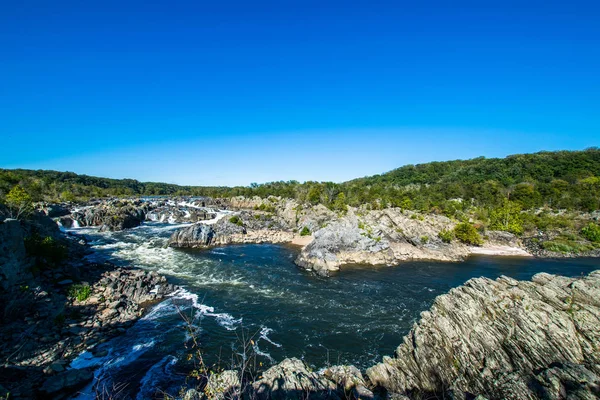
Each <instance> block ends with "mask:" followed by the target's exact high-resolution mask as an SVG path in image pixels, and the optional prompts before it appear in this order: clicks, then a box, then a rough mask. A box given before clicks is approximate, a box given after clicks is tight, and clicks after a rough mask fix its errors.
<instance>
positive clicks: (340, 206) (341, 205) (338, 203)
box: [333, 192, 348, 212]
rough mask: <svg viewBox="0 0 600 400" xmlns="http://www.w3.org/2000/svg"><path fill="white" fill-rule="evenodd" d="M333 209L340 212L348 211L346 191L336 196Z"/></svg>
mask: <svg viewBox="0 0 600 400" xmlns="http://www.w3.org/2000/svg"><path fill="white" fill-rule="evenodd" d="M333 209H334V210H337V211H340V212H346V211H347V210H348V206H347V205H346V195H345V194H344V192H340V193H339V194H338V195H337V196H336V197H335V201H334V202H333Z"/></svg>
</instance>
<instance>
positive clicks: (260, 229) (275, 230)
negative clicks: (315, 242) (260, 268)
mask: <svg viewBox="0 0 600 400" xmlns="http://www.w3.org/2000/svg"><path fill="white" fill-rule="evenodd" d="M295 236H296V234H295V232H293V231H292V230H290V229H289V227H288V226H287V225H286V224H285V222H284V221H282V220H280V219H277V218H275V217H273V216H270V215H268V214H266V213H259V212H249V211H242V212H240V213H238V214H235V215H232V216H231V217H229V218H227V217H225V218H222V219H220V220H219V221H218V222H217V223H215V224H212V225H207V224H203V223H197V224H194V225H191V226H188V227H184V228H181V229H179V230H177V231H175V232H174V233H173V234H172V235H171V238H170V239H169V246H171V247H176V248H203V247H210V246H222V245H227V244H243V243H287V242H291V241H292V239H293V238H294V237H295Z"/></svg>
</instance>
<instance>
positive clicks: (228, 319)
mask: <svg viewBox="0 0 600 400" xmlns="http://www.w3.org/2000/svg"><path fill="white" fill-rule="evenodd" d="M173 297H175V298H178V299H183V300H189V301H190V302H191V305H192V307H194V308H195V309H196V310H198V311H197V313H196V318H201V317H212V318H214V319H215V321H217V323H218V324H219V325H220V326H222V327H223V328H225V329H227V330H228V331H233V330H235V329H237V325H239V324H241V323H242V318H238V319H235V318H234V317H233V316H232V315H231V314H227V313H216V312H215V309H214V307H211V306H207V305H205V304H201V303H200V302H199V301H198V295H197V294H195V293H190V292H188V291H187V290H185V289H180V290H178V291H177V292H175V293H174V294H173Z"/></svg>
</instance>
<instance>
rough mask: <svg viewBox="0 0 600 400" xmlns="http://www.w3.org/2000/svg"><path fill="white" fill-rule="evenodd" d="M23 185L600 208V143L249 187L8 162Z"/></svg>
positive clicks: (95, 193) (105, 192) (7, 184)
mask: <svg viewBox="0 0 600 400" xmlns="http://www.w3.org/2000/svg"><path fill="white" fill-rule="evenodd" d="M17 184H20V185H21V186H23V188H25V190H26V191H27V192H28V193H29V194H30V195H31V196H32V197H33V198H34V199H35V200H54V201H55V200H61V199H62V200H73V199H86V198H89V197H103V196H151V195H193V196H211V197H230V196H236V195H244V196H255V195H256V196H261V197H267V196H270V195H274V196H282V197H290V198H296V199H298V200H299V201H301V202H310V203H313V204H317V203H322V204H324V205H326V206H328V207H331V208H336V207H338V208H339V207H343V206H344V205H345V204H350V205H353V206H358V205H362V204H370V205H371V206H372V207H379V208H380V207H386V206H396V207H403V208H408V209H417V210H421V211H427V212H429V211H440V212H444V211H448V210H449V209H454V208H456V207H457V206H458V204H463V206H461V207H465V206H466V205H470V206H482V207H495V206H498V205H499V204H501V203H502V202H503V201H505V200H506V199H508V200H510V201H513V202H518V203H519V204H520V205H521V206H522V207H524V208H533V207H540V206H544V205H547V206H550V207H552V208H569V209H575V210H587V211H589V210H596V209H599V208H600V150H599V149H598V148H590V149H587V150H584V151H557V152H540V153H535V154H518V155H512V156H508V157H506V158H490V159H486V158H484V157H480V158H475V159H471V160H455V161H443V162H431V163H425V164H418V165H406V166H403V167H400V168H398V169H395V170H392V171H390V172H387V173H384V174H381V175H374V176H369V177H364V178H358V179H354V180H351V181H348V182H344V183H332V182H304V183H299V182H296V181H287V182H284V181H281V182H269V183H264V184H252V185H251V186H249V187H202V186H180V185H174V184H167V183H157V182H139V181H137V180H134V179H108V178H99V177H93V176H87V175H78V174H75V173H72V172H57V171H43V170H38V171H33V170H23V169H16V170H6V169H0V199H1V198H2V196H3V195H5V194H6V193H8V191H9V190H10V189H11V188H12V187H13V186H14V185H17Z"/></svg>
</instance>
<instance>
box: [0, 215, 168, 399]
mask: <svg viewBox="0 0 600 400" xmlns="http://www.w3.org/2000/svg"><path fill="white" fill-rule="evenodd" d="M46 218H47V217H44V216H43V215H39V216H38V217H36V219H35V220H32V221H16V220H12V221H11V220H7V221H4V222H0V231H1V232H0V245H2V248H3V250H5V251H6V252H4V253H3V256H5V257H9V258H10V264H8V263H4V264H3V272H10V275H9V276H8V277H7V280H4V281H3V282H2V283H3V290H2V293H1V295H0V300H1V303H2V304H1V305H2V307H0V309H1V310H2V328H1V329H0V338H1V339H2V340H1V345H0V357H1V358H2V360H3V363H2V367H0V395H3V394H6V393H10V398H11V399H12V398H15V399H19V398H24V399H25V398H27V399H30V398H48V397H51V398H56V399H58V398H63V397H64V396H65V395H66V394H68V393H72V392H73V391H75V390H77V389H79V388H81V387H82V386H84V385H85V384H87V383H88V382H90V381H91V380H92V379H93V374H92V370H91V369H86V368H83V369H69V368H68V366H69V364H70V362H71V361H72V360H73V359H74V358H75V357H77V356H78V355H79V354H80V353H82V352H84V351H88V352H90V353H94V352H95V348H96V347H97V346H98V345H100V344H102V343H104V342H106V341H108V340H109V339H110V338H113V337H115V336H117V335H121V334H123V333H125V332H126V330H127V328H128V327H130V326H131V325H132V324H133V323H134V322H135V321H136V320H138V319H139V318H140V317H141V316H142V315H143V314H144V312H145V311H146V310H147V309H148V307H149V306H151V305H152V304H155V303H156V302H158V301H161V300H162V299H164V298H165V297H166V296H167V295H169V294H170V293H172V292H173V291H174V290H175V289H176V288H175V287H174V286H173V285H171V284H169V283H168V282H167V281H166V278H165V277H164V276H160V275H158V274H156V273H154V272H146V271H143V270H139V269H131V268H118V267H116V266H115V265H114V264H111V263H95V262H89V261H86V259H85V257H86V256H87V255H89V254H90V248H89V245H88V244H87V243H85V241H84V239H83V238H82V237H80V236H71V235H68V234H65V233H63V232H60V231H58V227H57V226H56V225H54V227H52V224H53V223H52V221H49V220H47V219H46ZM40 221H42V222H41V223H40ZM42 224H43V225H42ZM42 227H45V229H42ZM31 232H35V233H33V234H34V235H38V236H39V237H40V238H42V239H40V240H39V243H38V242H36V244H35V246H37V247H34V245H32V244H31V239H28V240H29V242H28V241H27V240H25V239H24V237H25V235H32V233H31ZM40 235H41V236H40ZM38 236H35V237H38ZM27 237H31V236H27ZM43 238H45V239H43ZM8 243H10V246H8V245H7V244H8ZM24 244H27V246H24ZM59 255H60V257H58V256H59ZM51 256H53V257H51ZM50 258H53V259H52V260H50ZM9 270H10V271H9Z"/></svg>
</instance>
